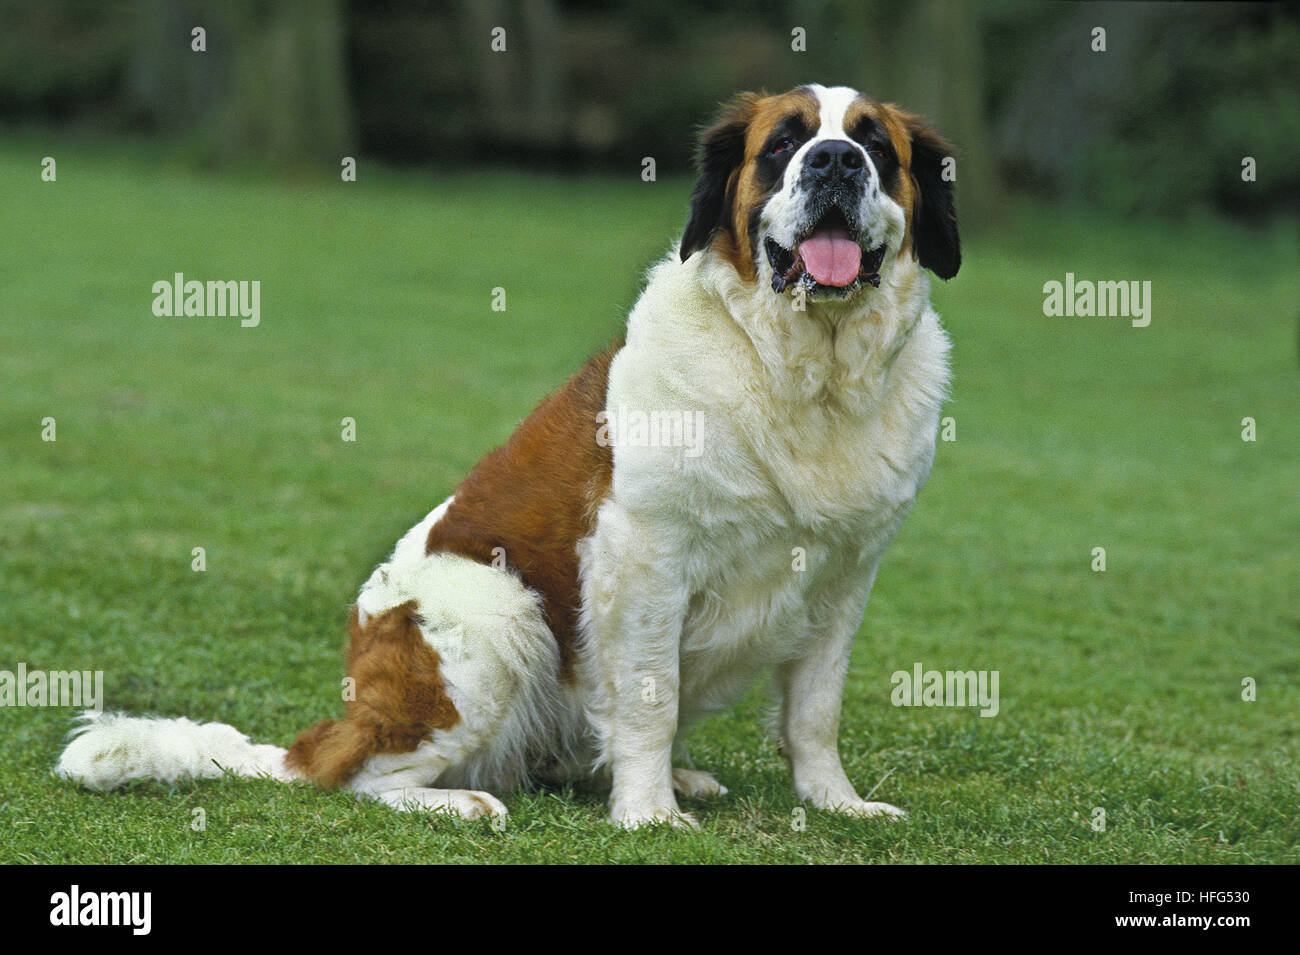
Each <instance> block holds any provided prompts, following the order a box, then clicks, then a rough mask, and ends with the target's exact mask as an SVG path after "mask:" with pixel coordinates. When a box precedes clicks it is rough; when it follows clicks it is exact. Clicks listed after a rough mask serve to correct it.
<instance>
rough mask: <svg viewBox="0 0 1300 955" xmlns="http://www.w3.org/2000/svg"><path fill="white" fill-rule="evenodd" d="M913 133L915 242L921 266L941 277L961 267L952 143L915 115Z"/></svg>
mask: <svg viewBox="0 0 1300 955" xmlns="http://www.w3.org/2000/svg"><path fill="white" fill-rule="evenodd" d="M907 125H908V128H909V130H910V131H911V134H912V180H913V182H915V184H916V194H917V199H916V212H915V214H914V216H913V219H912V229H913V245H914V248H915V249H916V256H917V258H918V259H919V260H920V262H921V265H923V266H924V267H925V268H927V269H929V270H930V271H932V272H933V273H934V274H935V275H937V276H939V278H941V279H950V278H952V277H953V276H954V275H956V274H957V269H959V268H960V267H961V240H960V238H959V237H958V235H957V210H956V208H955V206H954V205H953V176H952V173H951V172H949V170H950V169H952V168H953V164H952V162H946V161H945V160H951V159H952V154H953V149H952V146H950V145H948V143H947V142H946V141H945V140H944V139H943V137H942V136H940V135H939V134H938V133H936V132H935V131H934V130H933V129H931V128H930V127H928V126H926V125H925V124H924V123H923V122H922V121H921V120H919V119H917V118H916V117H914V116H913V117H909V118H908V124H907Z"/></svg>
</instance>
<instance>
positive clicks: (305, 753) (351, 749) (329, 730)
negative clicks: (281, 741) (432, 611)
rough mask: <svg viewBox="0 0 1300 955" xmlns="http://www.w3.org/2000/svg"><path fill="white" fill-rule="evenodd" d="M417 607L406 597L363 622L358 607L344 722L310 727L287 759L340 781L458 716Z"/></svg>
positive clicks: (328, 782)
mask: <svg viewBox="0 0 1300 955" xmlns="http://www.w3.org/2000/svg"><path fill="white" fill-rule="evenodd" d="M416 609H417V608H416V602H415V601H414V600H408V601H407V602H406V603H404V604H401V605H400V606H397V607H394V608H393V609H391V610H387V611H385V612H384V613H381V614H379V615H377V616H375V617H372V618H371V619H369V620H367V621H366V625H365V626H364V627H363V626H361V625H360V624H359V622H358V619H357V608H356V607H355V606H354V607H353V608H352V612H351V615H350V617H349V619H348V633H349V636H350V638H351V639H350V642H349V644H348V655H347V656H348V676H350V677H352V679H353V680H354V681H355V687H356V699H355V700H351V701H349V702H348V705H347V715H346V716H345V718H344V719H343V721H342V722H336V721H335V720H324V721H322V722H320V723H317V724H316V725H315V726H312V727H311V728H309V729H307V730H305V731H304V732H303V733H302V734H301V735H300V736H299V737H298V739H297V740H296V741H295V742H294V744H293V746H292V747H291V748H290V749H289V752H288V755H286V756H285V759H284V761H285V765H286V766H288V767H289V768H290V769H296V770H298V771H300V772H302V773H304V774H306V775H307V776H310V777H311V778H312V779H313V780H315V781H316V782H317V783H318V784H320V785H321V786H339V785H342V784H343V783H344V782H346V781H347V780H348V779H349V778H350V777H351V776H352V775H353V774H354V773H355V772H356V771H357V770H358V769H360V768H361V764H362V763H364V762H365V761H366V760H367V759H369V758H370V757H371V756H375V755H378V754H380V753H409V752H411V751H412V750H414V749H415V748H416V747H418V746H419V745H420V743H421V742H423V741H424V740H426V739H428V738H429V736H430V735H431V734H432V733H433V731H434V730H445V729H450V728H451V727H453V726H455V725H456V724H457V723H459V722H460V714H459V713H458V712H457V711H456V707H455V705H454V704H453V703H452V702H451V699H450V698H449V697H448V696H447V691H446V685H445V684H444V683H443V680H442V673H441V671H440V670H439V659H438V653H437V651H436V650H434V649H433V647H431V646H429V644H428V643H427V642H426V641H425V639H424V636H423V635H422V634H421V633H420V628H419V626H418V625H417V623H416V616H417V614H416Z"/></svg>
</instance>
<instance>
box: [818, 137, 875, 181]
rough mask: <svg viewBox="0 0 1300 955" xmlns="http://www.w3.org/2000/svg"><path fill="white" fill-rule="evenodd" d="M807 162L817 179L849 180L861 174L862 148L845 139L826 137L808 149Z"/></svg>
mask: <svg viewBox="0 0 1300 955" xmlns="http://www.w3.org/2000/svg"><path fill="white" fill-rule="evenodd" d="M807 163H808V168H809V169H810V170H812V174H813V175H814V176H815V177H816V178H817V179H819V180H823V181H827V182H833V181H835V180H837V179H839V180H845V181H851V180H853V179H857V178H858V177H859V176H861V175H862V167H863V159H862V150H861V149H859V148H858V147H857V146H856V145H854V144H853V143H851V142H849V141H848V140H847V139H828V140H826V141H825V142H822V143H818V144H817V145H816V146H814V147H813V148H812V149H811V150H810V151H809V153H808V160H807Z"/></svg>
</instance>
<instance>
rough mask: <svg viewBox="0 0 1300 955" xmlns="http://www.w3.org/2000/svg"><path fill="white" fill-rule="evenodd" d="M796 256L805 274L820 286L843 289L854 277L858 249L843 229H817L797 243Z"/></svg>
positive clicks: (859, 255) (858, 265)
mask: <svg viewBox="0 0 1300 955" xmlns="http://www.w3.org/2000/svg"><path fill="white" fill-rule="evenodd" d="M799 255H800V256H801V257H802V258H803V267H804V268H805V269H807V270H808V274H809V275H811V276H812V277H813V278H815V279H816V280H817V281H818V282H820V283H821V284H822V285H832V286H834V287H836V288H843V287H844V286H845V285H849V284H850V283H852V281H853V280H854V279H856V278H857V277H858V270H859V269H860V268H861V267H862V249H861V248H859V247H858V244H857V243H856V242H854V241H853V240H852V239H850V238H849V234H848V233H847V232H845V231H844V230H843V229H837V228H834V227H830V228H826V229H818V230H817V231H816V232H814V233H813V234H812V235H810V236H809V237H808V238H806V239H804V240H803V241H802V242H800V243H799Z"/></svg>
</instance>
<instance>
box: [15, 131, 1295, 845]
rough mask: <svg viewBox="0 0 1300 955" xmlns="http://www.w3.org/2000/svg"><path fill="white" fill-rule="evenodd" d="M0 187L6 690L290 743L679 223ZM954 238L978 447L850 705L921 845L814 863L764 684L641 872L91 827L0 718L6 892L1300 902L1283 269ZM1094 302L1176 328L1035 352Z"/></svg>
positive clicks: (376, 836)
mask: <svg viewBox="0 0 1300 955" xmlns="http://www.w3.org/2000/svg"><path fill="white" fill-rule="evenodd" d="M49 154H53V155H55V156H56V158H57V159H58V163H59V165H58V181H57V183H53V184H50V183H42V182H41V181H40V180H39V178H38V170H39V162H40V158H41V157H42V156H44V155H49ZM0 184H2V185H0V203H2V204H3V208H4V216H5V225H6V228H5V229H4V232H3V238H0V368H2V371H0V669H9V670H14V669H16V668H17V665H18V663H19V662H24V663H26V665H27V667H28V668H29V669H47V670H56V669H58V670H66V669H74V668H75V669H89V670H102V671H103V672H104V679H105V684H106V700H105V703H106V706H107V707H108V708H110V709H114V710H127V711H132V712H138V713H144V712H148V713H156V714H163V715H188V716H191V717H193V718H196V719H205V720H206V719H214V720H222V721H225V722H229V723H232V724H234V725H236V726H238V727H239V728H240V729H242V730H244V731H245V732H248V733H249V734H250V735H251V736H252V737H253V738H254V739H256V740H259V741H268V742H275V743H278V744H281V745H287V744H288V743H289V742H290V741H291V740H292V739H293V738H294V736H295V734H296V733H297V732H298V731H299V730H301V729H303V728H304V727H306V726H307V725H309V724H310V723H311V722H313V721H315V720H317V719H321V718H324V717H326V716H331V715H335V714H337V713H338V712H339V711H340V710H341V706H342V704H341V703H340V702H339V685H340V684H339V681H340V678H341V676H342V671H341V665H342V658H341V647H342V643H343V640H344V628H343V620H344V615H345V612H346V608H347V605H348V604H349V603H350V601H351V599H352V597H353V595H354V594H355V592H356V589H357V587H358V585H359V584H360V583H361V582H362V581H363V580H364V579H365V577H366V576H367V575H368V574H369V572H370V570H371V568H372V567H373V565H374V564H375V563H376V562H377V561H378V560H380V559H382V558H383V557H384V556H385V555H386V553H387V552H388V550H389V549H390V548H391V546H392V544H393V542H394V541H395V540H396V539H397V537H398V536H399V535H400V534H401V533H402V532H403V531H404V530H405V529H406V528H407V527H409V526H410V525H411V524H412V523H414V522H415V521H416V520H418V519H419V518H420V517H421V516H422V515H424V514H425V513H426V511H427V510H428V509H429V508H430V507H431V506H432V505H434V504H436V503H437V502H439V501H440V500H442V499H443V497H444V496H445V495H446V494H447V493H448V492H449V491H450V490H451V489H452V488H453V486H454V485H455V483H456V482H457V481H458V479H459V478H460V477H461V476H462V475H463V474H464V473H465V471H466V470H467V469H468V468H469V467H470V466H471V465H472V464H473V463H474V461H475V460H476V459H477V458H478V457H479V456H480V455H482V454H483V453H484V452H486V451H487V450H489V449H490V448H492V447H493V446H495V445H496V444H497V443H499V442H500V441H502V440H503V439H504V438H505V437H506V436H507V435H508V434H509V432H510V431H511V429H512V428H513V427H514V426H515V425H516V424H517V423H518V421H519V420H520V419H521V418H522V417H523V416H524V415H525V414H527V413H528V411H529V410H530V409H531V408H532V406H533V405H534V404H535V403H536V401H537V400H538V399H539V398H541V397H542V396H543V395H544V394H545V393H546V392H547V391H549V390H550V389H552V388H554V387H555V386H557V385H558V384H559V383H560V382H561V381H562V380H563V379H564V378H565V377H566V376H567V375H568V374H569V373H571V372H572V371H573V370H574V369H575V368H576V367H577V365H578V364H579V363H580V362H581V360H582V359H583V358H584V356H585V355H586V354H588V353H589V352H590V351H592V350H594V349H596V348H599V347H601V346H603V345H604V344H606V343H607V342H609V341H610V340H611V339H612V338H614V337H615V335H616V334H617V333H618V331H619V329H620V326H621V323H622V320H623V316H624V314H625V312H626V310H627V308H628V306H629V305H630V304H631V303H632V301H633V300H634V298H635V296H636V294H637V291H638V287H639V284H640V275H641V272H642V270H643V269H644V268H645V267H646V266H648V265H649V264H650V263H651V262H652V261H654V259H655V258H656V257H657V256H658V255H659V254H661V253H662V251H663V250H664V249H665V248H666V247H667V245H668V243H669V242H670V241H671V240H672V239H673V238H674V236H675V235H676V234H677V233H678V230H679V229H680V226H681V223H682V221H683V217H684V212H685V204H686V199H687V195H688V192H689V183H688V182H686V181H684V180H675V181H662V182H659V183H653V184H648V183H642V182H640V181H639V179H638V178H636V177H635V176H629V177H628V179H627V181H617V182H616V181H613V180H609V179H606V180H594V179H555V178H541V177H537V176H533V175H528V174H526V173H520V172H515V171H509V172H492V173H481V174H464V173H457V174H445V175H444V174H413V173H411V174H396V173H388V172H383V171H380V170H376V169H375V168H373V167H371V166H369V165H367V164H365V163H363V164H362V167H361V173H360V179H359V181H358V182H357V183H355V184H343V183H341V182H337V181H332V180H328V179H324V178H322V179H320V180H302V181H295V182H290V183H285V182H278V183H272V182H268V181H265V180H262V179H259V178H256V177H253V176H250V175H243V176H239V175H230V176H215V177H214V176H206V175H202V174H199V173H194V172H187V171H185V170H183V169H181V168H179V167H175V166H172V165H170V164H168V163H166V162H158V161H156V160H154V159H152V158H150V157H149V156H148V155H146V154H145V153H144V152H143V151H141V150H136V149H131V148H117V147H114V148H105V147H82V146H76V145H74V144H57V143H56V144H53V145H51V144H50V143H46V142H40V141H37V140H34V139H33V140H21V139H20V140H18V141H16V142H15V141H11V142H10V143H9V144H8V145H6V146H5V147H3V149H0ZM966 231H967V237H966V238H967V241H966V250H965V251H966V257H965V265H964V267H963V269H962V272H961V274H960V275H959V276H958V277H957V278H956V279H955V280H954V281H952V282H951V283H948V284H946V285H945V284H943V283H936V288H935V292H934V298H935V301H936V304H937V306H938V308H939V310H940V312H941V314H942V316H943V320H944V322H945V324H946V326H947V327H948V329H949V331H950V333H951V335H952V338H953V340H954V342H955V347H954V356H953V357H954V365H955V370H956V377H955V385H954V391H953V398H952V401H951V402H950V404H949V405H948V407H947V409H946V412H945V414H948V415H951V416H952V417H953V418H954V419H955V423H956V438H957V440H956V441H953V442H944V443H941V444H940V446H939V449H938V456H937V460H936V463H935V468H934V473H933V476H932V478H931V480H930V483H929V485H928V487H927V488H926V489H925V491H924V493H923V494H922V496H921V498H920V500H919V502H918V504H917V507H916V509H915V510H914V512H913V514H912V515H911V516H910V517H909V518H908V520H907V522H906V523H905V524H904V526H903V530H902V532H901V534H900V535H899V537H898V540H897V541H896V543H895V544H894V546H893V548H892V550H891V551H890V553H889V554H888V555H887V557H886V560H885V563H884V565H883V568H882V570H881V573H880V576H879V578H878V581H877V584H876V591H875V594H874V595H873V597H872V602H871V606H870V607H869V608H868V612H867V617H866V620H865V622H864V624H863V627H862V631H861V634H860V637H859V641H858V645H857V647H856V650H855V654H854V658H853V666H852V671H851V674H850V679H849V682H848V686H847V688H846V695H845V705H844V719H843V729H842V739H841V751H842V753H843V757H844V761H845V764H846V767H847V769H848V771H849V774H850V776H851V777H852V778H853V779H854V780H855V781H856V782H857V784H858V786H859V788H860V789H861V790H862V791H863V792H866V791H868V790H872V789H873V788H875V792H874V796H873V798H877V799H884V800H888V801H890V802H893V803H896V804H898V805H901V806H903V807H905V808H906V809H908V810H909V811H910V816H909V817H908V819H907V820H906V821H904V822H902V823H900V824H896V825H888V824H883V823H881V822H872V821H860V820H850V819H843V818H838V817H836V816H834V815H831V814H827V813H823V812H818V811H809V812H808V813H807V818H806V820H805V824H804V825H802V826H801V825H797V823H798V822H799V820H800V816H799V814H798V813H797V812H795V802H794V800H793V797H792V795H791V793H790V790H789V786H788V779H787V774H786V772H785V768H784V766H783V764H782V762H781V760H780V759H779V757H778V756H777V754H776V753H775V751H774V749H773V747H772V746H771V745H770V743H769V742H767V741H766V740H765V738H764V735H763V732H762V730H761V728H760V719H759V716H760V711H761V709H762V706H763V704H764V702H765V698H764V696H763V694H762V693H761V691H760V690H757V689H756V691H755V692H754V694H752V695H751V697H749V698H748V699H747V700H746V701H744V702H743V703H742V704H741V705H739V706H738V707H737V708H736V709H735V711H734V712H733V713H730V714H726V715H723V716H721V717H718V718H716V719H714V720H712V721H710V722H708V723H705V724H703V725H701V726H700V727H699V728H698V730H697V731H696V732H695V734H694V736H693V746H692V749H693V753H694V756H695V761H696V763H697V764H698V765H700V766H701V767H705V768H708V769H711V770H713V771H714V772H716V773H717V775H718V776H719V777H720V779H721V780H722V781H723V782H724V783H725V784H726V785H727V786H728V787H729V789H730V794H729V795H727V796H725V797H723V798H722V799H720V800H717V801H702V800H690V801H687V803H686V806H687V808H690V809H692V810H695V811H697V812H698V814H699V817H700V819H701V821H702V828H701V829H700V830H699V831H695V832H685V831H674V830H663V829H659V830H652V831H642V832H637V833H630V834H629V833H622V832H619V831H617V830H615V829H613V828H611V827H610V826H608V825H607V824H606V823H605V821H604V803H603V797H602V795H601V794H599V793H589V792H573V791H567V790H565V791H558V792H557V791H543V792H536V793H527V794H514V795H510V796H508V797H507V802H508V804H509V806H510V808H511V815H510V817H509V821H508V824H507V825H506V826H505V828H504V830H503V831H499V832H498V831H495V830H494V829H493V828H491V827H490V826H489V825H488V824H487V822H486V821H481V822H474V823H465V822H460V821H458V820H452V819H447V818H434V819H426V818H421V817H418V816H409V815H399V814H396V813H393V812H391V811H389V810H388V809H386V808H384V807H382V806H377V805H363V804H358V803H357V802H355V801H354V800H353V799H352V798H351V797H350V796H348V795H346V794H344V793H339V792H332V793H327V792H319V791H315V790H313V789H312V788H311V787H309V786H305V785H295V786H285V785H278V784H275V783H271V782H266V781H258V780H235V779H231V780H221V781H212V782H201V783H187V784H182V785H179V786H175V787H169V786H165V785H159V784H147V785H140V786H136V787H134V788H131V789H129V790H128V791H125V792H119V793H110V794H103V795H94V794H88V793H85V792H81V791H78V790H77V789H75V788H73V787H72V786H70V785H67V784H65V783H62V782H60V781H58V780H56V779H55V778H53V777H52V776H51V772H50V770H51V768H52V766H53V763H54V760H55V758H56V756H57V754H58V751H59V749H60V745H61V741H62V739H63V737H64V734H65V733H66V732H67V730H68V729H69V726H70V718H71V716H72V713H71V712H70V711H68V710H67V709H57V708H48V709H32V708H25V709H4V710H0V861H5V862H82V863H108V862H116V863H144V862H155V863H156V862H183V863H212V862H242V863H297V862H301V863H336V862H404V863H428V862H748V863H753V862H934V863H948V862H1091V863H1116V862H1284V861H1296V860H1297V851H1296V842H1297V835H1298V834H1300V825H1298V823H1297V808H1298V807H1297V804H1298V803H1300V795H1298V794H1300V771H1298V770H1297V762H1296V744H1297V736H1298V734H1300V687H1298V685H1297V684H1298V681H1300V641H1298V640H1297V637H1298V636H1300V606H1298V598H1297V589H1298V587H1297V582H1298V581H1300V558H1298V557H1297V541H1300V503H1298V501H1297V497H1298V491H1297V489H1300V421H1298V418H1300V415H1298V412H1297V409H1298V408H1300V403H1298V402H1297V398H1298V397H1300V394H1298V391H1300V388H1298V387H1297V354H1296V349H1297V341H1296V335H1297V328H1296V321H1297V296H1296V272H1297V269H1296V266H1297V260H1298V255H1297V245H1296V239H1295V234H1294V230H1293V228H1286V229H1283V228H1274V229H1271V230H1267V231H1263V232H1258V233H1256V232H1248V231H1245V230H1243V229H1241V228H1238V227H1235V226H1229V225H1225V224H1223V223H1210V222H1206V223H1192V224H1189V225H1185V226H1174V225H1170V224H1166V223H1153V222H1120V221H1100V220H1098V221H1093V220H1091V219H1089V218H1087V217H1086V216H1084V215H1080V214H1067V213H1063V212H1060V211H1057V210H1049V211H1040V210H1035V209H1030V208H1024V209H1019V210H1017V211H1015V212H1014V213H1013V214H1012V215H1010V216H1009V217H1008V219H1007V220H1006V221H1004V222H1002V223H999V224H998V225H996V226H986V227H985V228H983V229H980V228H977V227H976V225H975V224H970V223H968V224H967V230H966ZM1067 271H1071V272H1074V273H1075V274H1076V276H1078V277H1079V278H1089V279H1138V280H1150V281H1151V282H1152V284H1153V295H1154V310H1153V319H1152V322H1151V325H1150V327H1148V328H1142V329H1139V328H1133V327H1131V326H1130V324H1129V322H1128V321H1127V320H1126V319H1123V318H1074V319H1068V318H1047V317H1044V316H1043V314H1042V298H1043V296H1042V291H1041V290H1042V286H1043V283H1044V282H1046V281H1048V280H1051V279H1056V280H1064V278H1065V273H1066V272H1067ZM175 272H183V273H184V274H185V275H186V276H187V277H190V278H198V279H204V280H206V279H257V280H259V281H260V282H261V309H262V317H261V325H260V326H259V327H257V328H241V327H240V325H239V322H238V319H235V318H157V317H155V316H154V315H153V314H152V312H151V303H152V299H153V296H152V293H151V291H150V288H151V285H152V284H153V283H154V282H155V281H157V280H159V279H169V278H170V277H171V276H172V274H173V273H175ZM498 287H499V288H504V289H505V290H506V304H507V308H506V311H505V312H496V311H493V310H492V308H491V302H492V290H493V289H494V288H498ZM46 417H52V418H54V419H56V421H57V441H55V442H52V443H51V442H43V441H42V440H41V422H42V419H44V418H46ZM345 417H349V418H353V419H355V421H356V431H357V440H356V441H355V443H345V442H344V441H342V440H341V436H340V432H341V421H342V419H343V418H345ZM1245 417H1251V418H1254V419H1255V421H1256V423H1257V428H1258V440H1256V441H1255V442H1253V443H1249V442H1245V441H1243V440H1242V438H1241V431H1242V424H1241V421H1242V419H1243V418H1245ZM195 547H203V548H205V550H206V556H207V570H206V571H205V572H201V573H198V572H195V571H193V570H191V560H192V558H191V551H192V548H195ZM1096 547H1104V548H1105V550H1106V570H1105V572H1104V573H1096V572H1094V571H1093V570H1092V569H1091V563H1092V560H1093V557H1092V551H1093V548H1096ZM917 662H920V663H922V664H923V665H924V666H925V667H926V668H933V669H939V670H948V669H960V670H967V669H990V670H997V671H998V672H999V675H1000V691H1001V700H1000V712H999V713H998V715H997V716H996V717H994V718H980V717H978V716H976V715H975V712H974V711H973V710H969V709H966V710H962V709H954V708H948V709H944V708H919V707H918V708H900V707H895V706H893V705H892V704H891V702H890V691H891V689H892V684H891V682H890V675H891V673H893V672H894V671H896V670H908V671H910V670H911V669H912V667H913V664H915V663H917ZM1246 678H1250V679H1252V680H1254V681H1255V682H1256V685H1257V692H1258V698H1257V699H1256V700H1255V701H1254V702H1246V701H1243V699H1242V685H1243V680H1245V679H1246ZM1099 808H1100V809H1104V810H1105V814H1106V826H1105V830H1104V831H1096V830H1094V829H1093V828H1092V826H1091V825H1090V822H1091V820H1092V819H1093V818H1094V811H1095V810H1096V809H1099ZM195 809H203V810H204V813H205V815H206V829H205V830H203V831H195V830H194V829H193V828H192V822H193V821H194V819H195V818H196V817H195V814H194V813H193V810H195Z"/></svg>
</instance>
